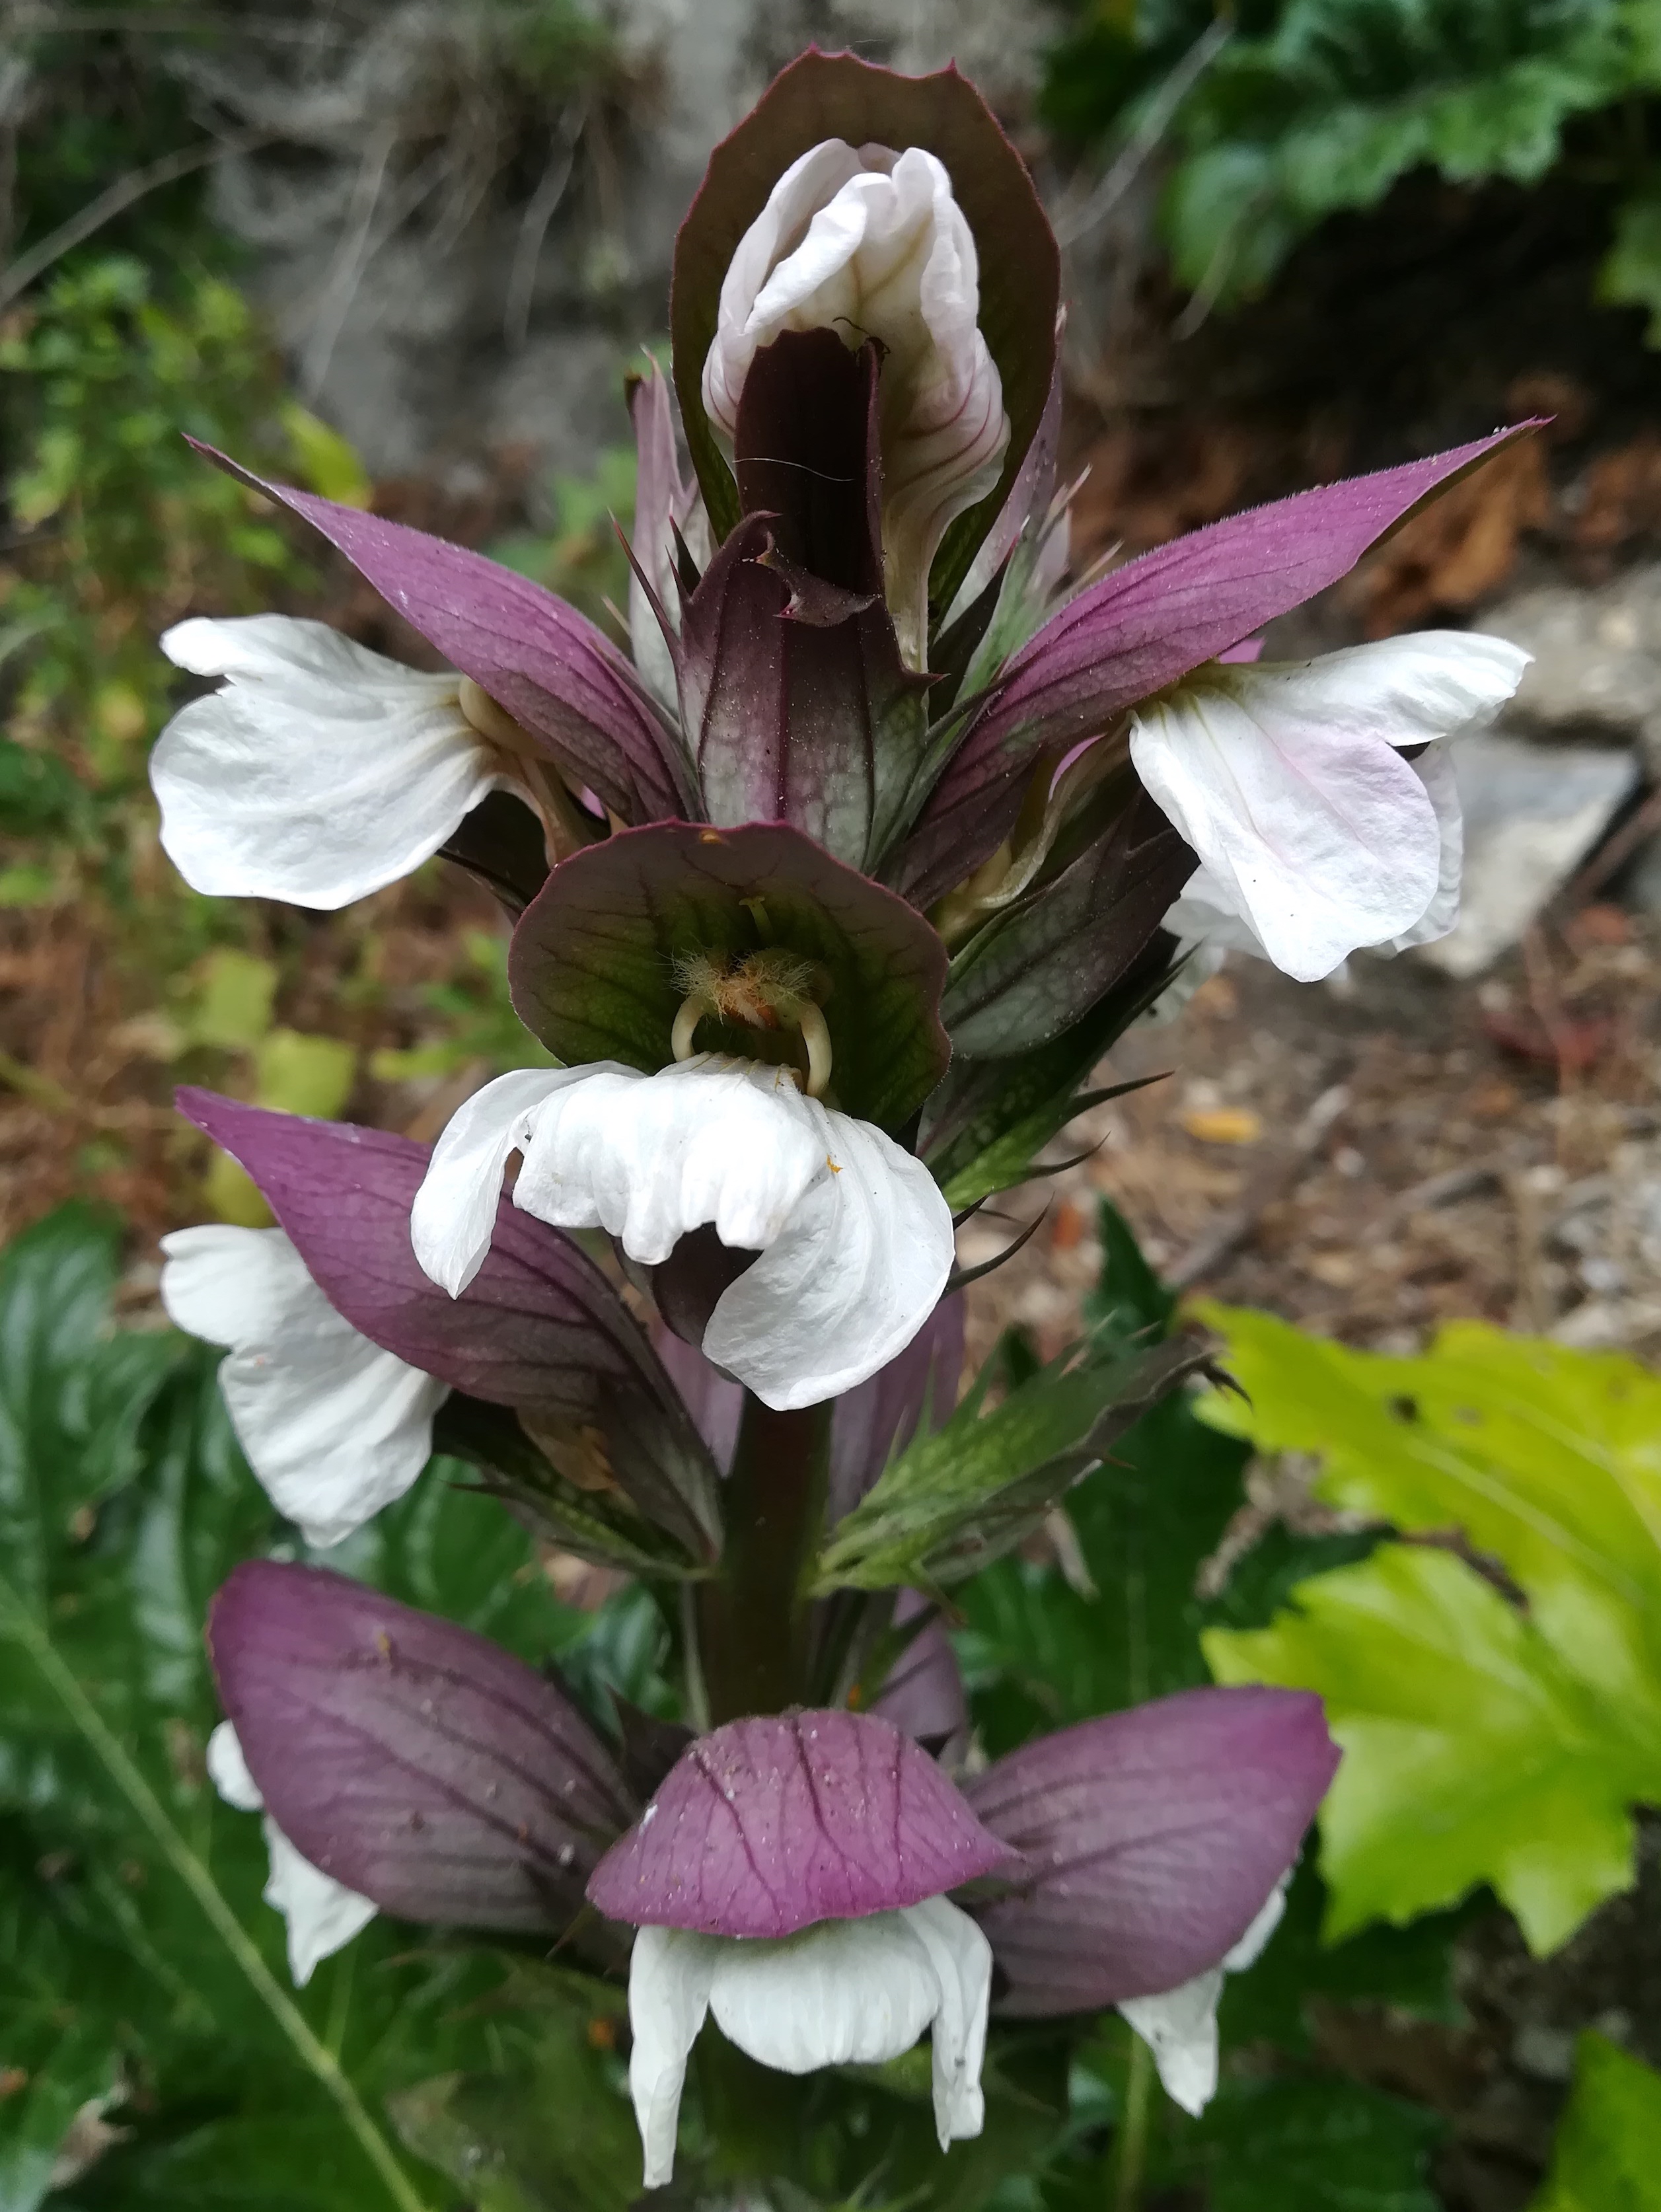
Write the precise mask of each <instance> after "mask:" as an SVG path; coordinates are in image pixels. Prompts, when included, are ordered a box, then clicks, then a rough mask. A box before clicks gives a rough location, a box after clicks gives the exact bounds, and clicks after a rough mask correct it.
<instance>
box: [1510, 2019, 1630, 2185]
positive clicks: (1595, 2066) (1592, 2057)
mask: <svg viewBox="0 0 1661 2212" xmlns="http://www.w3.org/2000/svg"><path fill="white" fill-rule="evenodd" d="M1658 2204H1661V2074H1658V2073H1656V2072H1655V2070H1654V2069H1653V2068H1652V2067H1649V2066H1646V2065H1645V2064H1644V2063H1643V2061H1642V2060H1641V2059H1638V2058H1633V2057H1628V2054H1627V2052H1625V2051H1621V2050H1620V2049H1618V2048H1617V2047H1616V2045H1614V2044H1613V2043H1610V2042H1609V2041H1608V2039H1606V2038H1605V2037H1603V2036H1601V2035H1594V2034H1592V2033H1590V2032H1588V2033H1586V2034H1585V2035H1583V2036H1582V2037H1581V2038H1580V2040H1579V2045H1578V2047H1577V2049H1576V2052H1575V2063H1574V2087H1573V2091H1572V2092H1571V2093H1570V2096H1569V2101H1568V2106H1567V2109H1566V2111H1565V2112H1564V2114H1563V2117H1562V2119H1561V2121H1560V2122H1559V2124H1558V2129H1557V2141H1556V2143H1555V2146H1554V2148H1553V2150H1552V2159H1551V2171H1550V2172H1549V2173H1548V2175H1547V2177H1546V2183H1545V2186H1544V2188H1543V2189H1542V2191H1541V2192H1540V2194H1539V2195H1538V2196H1537V2197H1536V2198H1535V2200H1534V2202H1533V2204H1532V2206H1531V2207H1530V2212H1655V2208H1656V2207H1657V2205H1658Z"/></svg>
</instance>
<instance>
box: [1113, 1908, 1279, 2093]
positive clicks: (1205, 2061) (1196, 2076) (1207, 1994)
mask: <svg viewBox="0 0 1661 2212" xmlns="http://www.w3.org/2000/svg"><path fill="white" fill-rule="evenodd" d="M1289 1878H1290V1877H1289V1875H1283V1876H1282V1877H1281V1882H1280V1885H1279V1887H1277V1888H1275V1890H1273V1891H1271V1893H1270V1894H1269V1898H1268V1899H1267V1900H1266V1902H1265V1903H1264V1905H1263V1906H1262V1910H1261V1911H1259V1913H1258V1914H1257V1917H1256V1919H1255V1920H1254V1921H1253V1922H1252V1923H1251V1925H1250V1928H1248V1929H1246V1932H1245V1934H1244V1936H1241V1938H1240V1940H1239V1942H1238V1943H1237V1944H1236V1945H1235V1946H1234V1948H1233V1949H1232V1951H1230V1952H1229V1953H1228V1954H1227V1956H1226V1958H1223V1959H1221V1960H1219V1961H1218V1963H1217V1964H1216V1965H1215V1966H1210V1967H1208V1969H1207V1970H1206V1972H1204V1973H1203V1974H1196V1976H1195V1977H1194V1978H1193V1980H1192V1981H1189V1982H1183V1983H1182V1984H1179V1986H1178V1987H1177V1988H1176V1989H1174V1990H1161V1991H1160V1992H1159V1994H1158V1995H1157V1996H1147V1997H1127V1998H1126V1999H1125V2000H1124V2002H1123V2003H1122V2004H1121V2005H1120V2007H1119V2010H1120V2012H1121V2013H1123V2015H1124V2017H1125V2019H1126V2020H1128V2021H1129V2023H1130V2025H1131V2027H1133V2028H1135V2031H1136V2033H1137V2034H1138V2035H1140V2036H1141V2039H1142V2041H1143V2042H1144V2043H1145V2044H1147V2047H1148V2049H1149V2050H1150V2051H1152V2052H1153V2063H1154V2064H1155V2066H1157V2067H1158V2069H1159V2080H1160V2081H1161V2082H1162V2083H1163V2085H1164V2087H1165V2094H1166V2095H1167V2096H1168V2097H1170V2098H1171V2100H1172V2102H1173V2103H1175V2104H1178V2105H1180V2106H1182V2108H1183V2111H1184V2112H1191V2113H1192V2114H1193V2115H1194V2116H1195V2118H1198V2117H1199V2115H1200V2114H1201V2113H1202V2112H1204V2110H1205V2108H1206V2106H1208V2104H1209V2103H1210V2102H1211V2100H1212V2098H1213V2097H1214V2095H1215V2094H1216V2090H1217V2055H1218V2054H1217V2001H1218V1999H1219V1998H1220V1996H1221V1995H1222V1993H1223V1977H1224V1976H1225V1974H1238V1973H1239V1972H1241V1971H1242V1970H1243V1969H1244V1967H1247V1966H1250V1965H1251V1964H1252V1963H1253V1962H1254V1960H1256V1958H1257V1956H1258V1954H1260V1953H1261V1951H1262V1948H1263V1946H1264V1945H1265V1944H1266V1943H1267V1942H1268V1941H1269V1937H1270V1936H1272V1935H1273V1934H1274V1933H1275V1929H1277V1928H1278V1927H1279V1926H1280V1924H1281V1914H1282V1913H1283V1912H1284V1911H1286V1885H1287V1880H1288V1879H1289Z"/></svg>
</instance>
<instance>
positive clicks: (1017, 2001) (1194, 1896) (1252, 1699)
mask: <svg viewBox="0 0 1661 2212" xmlns="http://www.w3.org/2000/svg"><path fill="white" fill-rule="evenodd" d="M1337 1765H1338V1752H1337V1748H1336V1747H1335V1745H1334V1743H1333V1742H1332V1741H1331V1738H1330V1737H1329V1735H1328V1734H1327V1729H1326V1722H1325V1718H1324V1717H1323V1712H1322V1709H1321V1701H1320V1699H1318V1698H1315V1697H1311V1696H1310V1695H1309V1694H1308V1693H1307V1692H1302V1691H1289V1690H1280V1691H1276V1690H1263V1689H1251V1690H1238V1689H1202V1690H1184V1691H1181V1692H1178V1693H1177V1695H1176V1696H1174V1697H1169V1698H1159V1699H1155V1700H1154V1701H1153V1703H1152V1704H1151V1705H1137V1706H1135V1707H1133V1708H1132V1709H1131V1710H1130V1711H1128V1712H1119V1713H1110V1714H1107V1715H1105V1716H1104V1717H1103V1718H1101V1719H1099V1720H1092V1721H1085V1722H1082V1723H1080V1724H1079V1725H1078V1726H1077V1727H1075V1728H1069V1729H1060V1730H1059V1731H1058V1732H1057V1733H1056V1734H1055V1735H1046V1736H1040V1737H1039V1738H1038V1739H1037V1741H1035V1742H1032V1743H1029V1744H1026V1745H1025V1746H1023V1747H1022V1748H1021V1749H1020V1750H1019V1751H1015V1752H1012V1753H1010V1754H1009V1755H1008V1757H1007V1758H1005V1759H999V1760H998V1761H997V1762H996V1763H995V1765H992V1766H990V1767H989V1768H988V1769H987V1771H985V1772H984V1773H983V1774H981V1775H978V1776H977V1777H976V1778H975V1779H974V1780H972V1781H971V1782H970V1783H968V1784H965V1790H966V1794H967V1796H969V1798H970V1802H971V1803H972V1804H973V1805H974V1807H975V1808H976V1810H977V1813H978V1814H980V1816H981V1818H982V1819H983V1820H984V1821H985V1822H986V1823H987V1826H989V1827H990V1828H992V1829H993V1830H994V1831H995V1832H996V1833H997V1834H999V1835H1001V1836H1002V1837H1004V1838H1007V1840H1008V1841H1009V1842H1010V1843H1011V1844H1015V1845H1017V1846H1018V1847H1019V1850H1021V1851H1022V1853H1023V1854H1024V1855H1025V1858H1026V1860H1027V1862H1028V1863H1029V1864H1030V1865H1031V1867H1032V1868H1033V1869H1035V1871H1034V1874H1033V1875H1032V1876H1031V1878H1029V1879H1027V1880H1025V1881H1022V1882H1019V1884H1018V1885H1016V1886H1015V1887H1013V1889H1012V1892H1011V1893H1009V1894H1008V1895H1007V1896H1006V1897H1004V1898H1002V1899H999V1900H996V1901H995V1902H993V1903H991V1904H990V1905H985V1906H983V1907H982V1908H980V1909H979V1915H978V1917H979V1918H980V1922H981V1925H982V1926H983V1928H984V1929H985V1930H986V1932H987V1934H988V1935H989V1936H990V1938H991V1939H992V1948H993V1954H994V1956H995V1958H996V1960H997V1962H998V1966H999V1969H1000V1977H999V1987H1000V1995H999V1996H998V1998H997V2000H996V2002H997V2004H998V2006H999V2008H1000V2009H1001V2010H1002V2011H1004V2012H1006V2013H1008V2014H1012V2015H1018V2016H1025V2017H1029V2018H1039V2017H1043V2016H1046V2015H1051V2014H1060V2013H1068V2012H1084V2011H1094V2010H1096V2009H1098V2008H1100V2007H1101V2006H1103V2005H1110V2004H1120V2003H1123V2002H1125V2001H1126V2000H1128V1999H1134V1998H1138V1997H1143V1996H1152V1995H1154V1994H1161V1993H1164V1992H1165V1991H1171V1990H1177V1989H1178V1988H1180V1987H1181V1985H1182V1984H1185V1983H1187V1982H1189V1981H1190V1980H1191V1979H1192V1978H1194V1977H1195V1976H1196V1975H1198V1974H1202V1973H1204V1972H1208V1971H1209V1970H1210V1969H1212V1968H1214V1967H1218V1966H1221V1965H1222V1964H1223V1963H1224V1962H1225V1960H1226V1959H1227V1957H1228V1955H1229V1954H1230V1953H1231V1951H1232V1949H1233V1948H1234V1947H1235V1946H1236V1945H1237V1944H1238V1943H1239V1942H1241V1939H1242V1938H1243V1937H1244V1935H1245V1934H1246V1932H1247V1930H1248V1929H1250V1927H1251V1926H1252V1923H1254V1921H1256V1919H1257V1917H1258V1916H1259V1914H1261V1913H1262V1911H1263V1908H1264V1906H1265V1905H1266V1904H1267V1902H1268V1900H1269V1899H1270V1898H1271V1897H1272V1896H1273V1895H1274V1894H1275V1891H1276V1889H1277V1887H1278V1886H1279V1884H1280V1883H1281V1881H1282V1880H1283V1879H1284V1877H1285V1875H1286V1874H1287V1869H1289V1868H1290V1867H1291V1865H1292V1864H1293V1861H1294V1860H1295V1859H1296V1857H1297V1855H1298V1847H1299V1843H1300V1842H1301V1840H1302V1838H1303V1834H1304V1831H1305V1828H1306V1827H1307V1826H1309V1823H1310V1821H1311V1820H1312V1819H1313V1818H1314V1814H1315V1809H1316V1808H1317V1805H1318V1804H1319V1803H1320V1802H1321V1799H1322V1797H1323V1796H1324V1795H1325V1792H1326V1789H1327V1786H1328V1784H1329V1783H1330V1781H1331V1779H1332V1777H1333V1774H1334V1772H1335V1771H1336V1768H1337Z"/></svg>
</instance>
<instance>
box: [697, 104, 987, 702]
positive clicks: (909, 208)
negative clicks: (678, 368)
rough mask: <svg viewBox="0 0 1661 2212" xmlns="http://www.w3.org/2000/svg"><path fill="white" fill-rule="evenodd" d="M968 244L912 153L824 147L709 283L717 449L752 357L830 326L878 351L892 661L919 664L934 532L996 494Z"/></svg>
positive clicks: (711, 405)
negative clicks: (714, 308) (894, 634)
mask: <svg viewBox="0 0 1661 2212" xmlns="http://www.w3.org/2000/svg"><path fill="white" fill-rule="evenodd" d="M979 317H980V269H979V263H978V259H977V253H976V248H975V239H974V234H973V233H972V231H971V230H970V228H969V224H968V222H967V220H966V218H965V217H964V213H963V210H962V209H961V208H960V207H959V206H958V204H957V201H956V199H955V197H953V194H952V179H951V177H950V175H949V173H947V171H946V167H945V165H944V164H943V163H942V162H941V161H940V160H939V159H938V158H937V157H936V156H935V155H933V154H930V153H928V152H926V151H925V150H924V149H922V147H920V146H910V147H907V148H906V149H904V152H900V153H897V152H895V151H894V150H893V149H891V148H889V147H886V146H877V145H867V146H861V147H860V148H859V149H857V150H855V148H853V147H852V146H849V145H848V144H846V143H844V142H843V140H842V139H839V138H831V139H826V140H824V142H823V143H821V144H819V145H818V146H815V147H812V149H810V150H809V151H808V152H807V153H806V154H804V155H801V156H800V158H799V159H798V160H797V161H794V162H793V163H792V164H791V166H790V167H788V169H787V170H786V171H785V172H784V173H783V175H782V177H781V178H780V179H779V180H778V182H777V183H776V185H774V187H773V190H772V192H771V193H770V196H769V198H768V201H767V204H766V205H765V207H764V209H763V210H762V212H761V213H760V215H758V216H757V218H756V220H755V222H753V223H751V226H750V228H749V229H748V230H747V231H746V232H745V235H744V237H743V238H742V239H741V240H739V246H738V250H737V252H735V253H734V254H733V258H732V261H731V262H730V263H729V264H728V266H727V275H726V276H725V278H724V279H723V281H722V283H721V300H720V306H719V311H718V314H717V319H716V329H715V338H714V341H713V342H712V343H711V345H710V348H709V355H708V356H707V357H706V359H705V362H704V366H703V402H704V405H705V407H706V408H707V410H709V417H710V420H711V422H713V423H714V424H715V428H716V429H717V431H718V432H719V433H720V434H721V435H722V436H723V437H724V438H725V439H726V440H727V444H728V447H729V448H730V446H731V442H732V439H733V435H734V432H735V431H736V428H737V425H738V410H739V398H740V395H741V394H742V392H743V389H744V382H745V378H746V377H747V375H748V374H749V373H750V368H751V363H752V362H753V361H754V359H755V356H756V354H757V349H759V348H760V347H762V346H765V345H770V344H771V343H772V342H773V341H774V339H775V338H776V337H778V336H779V334H780V333H781V331H809V330H836V331H841V332H842V333H843V335H844V336H845V337H846V336H850V335H851V336H852V337H855V339H862V338H865V337H874V338H876V339H878V340H879V342H880V343H881V345H882V347H883V349H884V350H883V363H882V375H881V383H880V386H879V390H880V394H881V409H882V419H881V441H882V463H883V484H882V495H883V520H882V537H883V556H884V562H885V568H886V571H887V576H886V586H887V597H888V603H889V606H890V608H891V611H892V612H893V615H894V619H895V624H896V627H897V630H898V633H899V638H900V646H901V650H902V652H903V653H904V655H905V658H906V659H907V661H908V663H909V664H910V665H911V666H912V667H914V668H921V667H922V665H923V662H924V657H925V649H926V645H927V636H928V570H929V566H930V563H931V562H932V561H933V559H934V552H935V550H936V548H937V547H938V546H939V544H940V539H941V538H942V536H943V535H944V533H945V531H946V526H947V525H948V524H949V523H950V522H951V521H952V518H953V517H954V516H955V515H958V514H960V513H963V511H964V508H966V507H972V506H973V505H974V503H975V501H977V500H978V499H981V498H983V497H984V496H985V495H986V494H987V493H988V492H989V491H990V490H991V489H992V487H993V486H994V485H995V483H996V482H997V480H998V477H999V474H1000V471H1001V468H1002V465H1003V455H1004V449H1005V447H1006V446H1007V444H1008V441H1009V418H1008V416H1007V414H1006V413H1005V411H1004V405H1003V387H1002V384H1001V380H1000V378H999V374H998V370H997V367H996V364H995V362H994V361H993V359H992V356H991V353H990V351H989V348H988V346H987V343H986V340H985V338H984V337H983V336H982V334H981V330H980V325H979Z"/></svg>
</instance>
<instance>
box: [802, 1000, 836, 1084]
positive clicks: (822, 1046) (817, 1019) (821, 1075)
mask: <svg viewBox="0 0 1661 2212" xmlns="http://www.w3.org/2000/svg"><path fill="white" fill-rule="evenodd" d="M796 1025H797V1027H798V1028H799V1029H800V1031H801V1041H802V1042H803V1043H804V1044H805V1045H806V1047H807V1095H808V1097H810V1098H823V1097H824V1094H825V1091H826V1090H827V1089H828V1088H829V1087H830V1082H831V1032H830V1030H828V1029H827V1028H826V1027H825V1025H824V1015H823V1014H822V1013H821V1012H819V1009H818V1006H815V1004H814V1003H813V1001H812V999H808V1000H805V1001H804V1003H803V1005H802V1008H801V1012H800V1013H799V1014H798V1015H797V1017H796Z"/></svg>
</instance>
